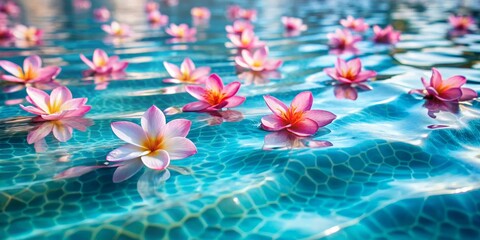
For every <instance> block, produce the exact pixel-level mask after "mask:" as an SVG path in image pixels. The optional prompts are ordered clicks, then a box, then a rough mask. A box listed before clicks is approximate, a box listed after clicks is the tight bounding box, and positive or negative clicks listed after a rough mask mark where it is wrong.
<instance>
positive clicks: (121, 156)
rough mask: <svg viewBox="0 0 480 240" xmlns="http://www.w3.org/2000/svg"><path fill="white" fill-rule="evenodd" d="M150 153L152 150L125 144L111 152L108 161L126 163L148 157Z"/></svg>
mask: <svg viewBox="0 0 480 240" xmlns="http://www.w3.org/2000/svg"><path fill="white" fill-rule="evenodd" d="M148 153H150V150H147V149H145V148H141V147H138V146H135V145H132V144H125V145H123V146H121V147H119V148H117V149H115V150H113V151H111V152H110V153H109V154H108V155H107V161H112V162H116V161H125V160H130V159H134V158H138V157H141V156H144V155H147V154H148Z"/></svg>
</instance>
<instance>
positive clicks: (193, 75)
mask: <svg viewBox="0 0 480 240" xmlns="http://www.w3.org/2000/svg"><path fill="white" fill-rule="evenodd" d="M163 66H165V69H167V72H168V73H169V74H170V76H171V77H172V78H167V79H164V80H163V81H164V82H167V83H186V84H202V83H204V82H205V81H206V80H207V78H208V75H209V74H210V67H199V68H195V64H194V63H193V61H192V60H191V59H190V58H188V57H187V58H185V59H184V60H183V62H182V65H181V66H180V68H178V67H177V66H175V65H174V64H171V63H169V62H163Z"/></svg>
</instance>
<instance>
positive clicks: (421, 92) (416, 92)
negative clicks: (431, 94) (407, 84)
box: [408, 89, 425, 96]
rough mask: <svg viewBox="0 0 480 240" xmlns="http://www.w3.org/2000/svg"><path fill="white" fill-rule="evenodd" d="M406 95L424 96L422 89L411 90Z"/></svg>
mask: <svg viewBox="0 0 480 240" xmlns="http://www.w3.org/2000/svg"><path fill="white" fill-rule="evenodd" d="M408 94H418V95H422V96H424V95H425V93H424V92H423V89H412V90H410V91H408Z"/></svg>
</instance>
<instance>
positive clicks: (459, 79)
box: [443, 75, 467, 88]
mask: <svg viewBox="0 0 480 240" xmlns="http://www.w3.org/2000/svg"><path fill="white" fill-rule="evenodd" d="M465 83H467V78H465V77H464V76H459V75H457V76H453V77H450V78H448V79H447V80H445V81H443V85H444V86H448V87H449V88H460V87H461V86H463V85H464V84H465Z"/></svg>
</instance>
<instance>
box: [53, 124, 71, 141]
mask: <svg viewBox="0 0 480 240" xmlns="http://www.w3.org/2000/svg"><path fill="white" fill-rule="evenodd" d="M72 132H73V128H71V127H68V126H66V125H63V124H55V125H54V126H53V136H54V137H55V138H56V139H57V140H58V141H60V142H66V141H68V140H70V138H72Z"/></svg>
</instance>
